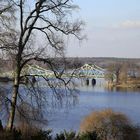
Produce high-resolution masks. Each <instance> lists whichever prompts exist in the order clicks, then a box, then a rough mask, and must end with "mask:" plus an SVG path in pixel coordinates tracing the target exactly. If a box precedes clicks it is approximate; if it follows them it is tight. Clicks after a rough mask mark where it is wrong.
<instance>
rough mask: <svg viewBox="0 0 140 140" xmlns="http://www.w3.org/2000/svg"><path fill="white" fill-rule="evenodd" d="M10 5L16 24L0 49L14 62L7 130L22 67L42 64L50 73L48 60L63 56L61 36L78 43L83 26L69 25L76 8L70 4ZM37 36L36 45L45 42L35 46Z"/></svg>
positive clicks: (49, 0) (20, 1) (20, 0)
mask: <svg viewBox="0 0 140 140" xmlns="http://www.w3.org/2000/svg"><path fill="white" fill-rule="evenodd" d="M6 2H7V3H9V1H8V0H7V1H6ZM10 2H11V4H12V7H14V9H15V14H14V15H15V17H16V19H15V20H16V23H14V25H13V26H12V25H10V28H9V30H8V35H7V34H6V35H7V36H8V38H6V37H4V41H3V43H2V46H1V49H2V51H3V52H4V54H10V56H12V59H13V61H14V85H13V92H12V99H11V108H10V113H9V119H8V124H7V129H8V130H12V128H13V123H14V118H15V110H16V106H17V98H18V97H19V87H20V84H21V80H22V78H23V75H21V73H22V70H23V68H24V67H25V65H26V64H27V63H29V62H30V61H33V60H35V61H44V62H45V63H48V64H49V65H50V68H52V70H54V67H53V65H52V64H51V59H50V57H52V56H56V54H57V55H59V57H60V56H63V55H64V53H63V50H64V47H65V40H64V38H65V37H64V36H69V35H74V36H76V37H77V38H78V39H82V37H81V35H80V31H81V25H83V22H81V21H78V20H76V21H75V22H73V19H72V16H71V12H72V11H73V10H74V9H75V8H77V6H75V5H73V2H72V1H71V0H36V1H35V0H30V1H29V0H11V1H10ZM8 7H9V6H8ZM3 11H4V9H3ZM7 22H8V21H7ZM7 22H6V23H7ZM15 25H16V28H15ZM9 33H10V34H9ZM39 36H41V37H40V38H39V40H40V41H42V42H43V39H42V38H44V40H45V41H46V42H44V44H43V45H39V43H38V40H36V39H37V38H38V37H39ZM1 40H3V39H1ZM5 42H6V43H5ZM7 42H8V43H7ZM9 42H10V43H9ZM45 43H46V44H45ZM37 45H39V46H37ZM51 48H52V51H50V49H51ZM50 52H53V53H54V54H50ZM54 74H55V75H56V77H57V78H58V79H61V74H60V75H58V74H57V73H56V72H54ZM66 83H68V82H66ZM66 83H65V84H66Z"/></svg>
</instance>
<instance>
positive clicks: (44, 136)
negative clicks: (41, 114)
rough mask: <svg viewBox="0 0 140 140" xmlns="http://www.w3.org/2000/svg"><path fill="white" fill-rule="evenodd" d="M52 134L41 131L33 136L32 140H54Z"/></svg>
mask: <svg viewBox="0 0 140 140" xmlns="http://www.w3.org/2000/svg"><path fill="white" fill-rule="evenodd" d="M51 132H52V131H51V130H48V131H43V130H40V131H38V132H37V133H36V134H35V135H34V136H31V140H52V136H51Z"/></svg>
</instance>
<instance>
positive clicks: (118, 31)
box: [67, 0, 140, 58]
mask: <svg viewBox="0 0 140 140" xmlns="http://www.w3.org/2000/svg"><path fill="white" fill-rule="evenodd" d="M73 2H74V4H77V5H78V6H79V7H80V8H79V10H76V12H75V13H74V16H75V15H76V17H78V18H79V19H82V20H83V21H84V22H85V26H84V31H83V33H84V34H86V36H87V39H85V40H83V41H82V42H81V41H80V42H79V41H78V40H77V39H73V40H72V41H71V42H70V43H69V44H68V47H67V56H71V57H123V58H140V0H73Z"/></svg>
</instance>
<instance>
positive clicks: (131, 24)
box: [120, 20, 140, 28]
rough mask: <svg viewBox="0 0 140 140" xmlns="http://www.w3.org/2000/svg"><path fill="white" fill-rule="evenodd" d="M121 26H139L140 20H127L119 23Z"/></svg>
mask: <svg viewBox="0 0 140 140" xmlns="http://www.w3.org/2000/svg"><path fill="white" fill-rule="evenodd" d="M120 27H122V28H140V21H132V20H127V21H124V22H122V23H121V24H120Z"/></svg>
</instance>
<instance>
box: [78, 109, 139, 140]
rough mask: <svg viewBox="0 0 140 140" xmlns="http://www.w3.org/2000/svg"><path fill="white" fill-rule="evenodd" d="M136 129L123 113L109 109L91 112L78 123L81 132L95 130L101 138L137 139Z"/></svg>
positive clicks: (112, 139) (111, 139) (117, 139)
mask: <svg viewBox="0 0 140 140" xmlns="http://www.w3.org/2000/svg"><path fill="white" fill-rule="evenodd" d="M138 131H139V129H138V128H136V127H134V126H133V125H132V124H131V122H130V121H129V119H128V118H127V117H126V116H125V115H124V114H122V113H119V112H113V111H112V110H110V109H107V110H103V111H96V112H92V113H91V114H90V115H88V116H87V117H85V119H84V120H83V121H82V123H81V125H80V132H81V133H83V132H84V133H87V132H89V133H92V132H96V134H97V137H98V138H99V139H101V140H119V139H124V140H127V139H139V137H138V134H139V132H138Z"/></svg>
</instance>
